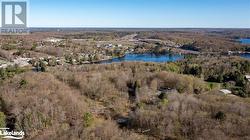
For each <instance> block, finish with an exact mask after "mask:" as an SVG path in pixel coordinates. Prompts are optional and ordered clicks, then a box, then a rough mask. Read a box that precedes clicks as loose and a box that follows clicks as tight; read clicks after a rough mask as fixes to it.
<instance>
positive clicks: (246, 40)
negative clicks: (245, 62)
mask: <svg viewBox="0 0 250 140" xmlns="http://www.w3.org/2000/svg"><path fill="white" fill-rule="evenodd" d="M239 41H240V43H241V44H244V45H250V39H248V38H242V39H239ZM240 56H241V57H244V58H247V59H250V54H249V53H245V54H241V55H240Z"/></svg>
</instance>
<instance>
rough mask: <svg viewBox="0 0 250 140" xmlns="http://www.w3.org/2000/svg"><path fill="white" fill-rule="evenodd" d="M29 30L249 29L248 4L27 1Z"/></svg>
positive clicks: (225, 0) (222, 0) (241, 0)
mask: <svg viewBox="0 0 250 140" xmlns="http://www.w3.org/2000/svg"><path fill="white" fill-rule="evenodd" d="M28 19H29V20H28V25H29V26H30V27H116V28H250V0H30V2H29V18H28Z"/></svg>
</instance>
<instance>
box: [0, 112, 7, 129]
mask: <svg viewBox="0 0 250 140" xmlns="http://www.w3.org/2000/svg"><path fill="white" fill-rule="evenodd" d="M5 121H6V116H5V114H4V113H3V112H0V128H5V127H6V123H5Z"/></svg>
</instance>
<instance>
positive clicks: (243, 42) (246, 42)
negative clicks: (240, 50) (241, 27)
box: [239, 38, 250, 44]
mask: <svg viewBox="0 0 250 140" xmlns="http://www.w3.org/2000/svg"><path fill="white" fill-rule="evenodd" d="M239 41H240V43H241V44H250V39H248V38H242V39H239Z"/></svg>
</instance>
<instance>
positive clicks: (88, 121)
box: [83, 112, 94, 127]
mask: <svg viewBox="0 0 250 140" xmlns="http://www.w3.org/2000/svg"><path fill="white" fill-rule="evenodd" d="M93 122H94V117H93V115H92V114H91V113H89V112H88V113H84V115H83V125H84V127H89V126H91V125H92V124H93Z"/></svg>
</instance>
